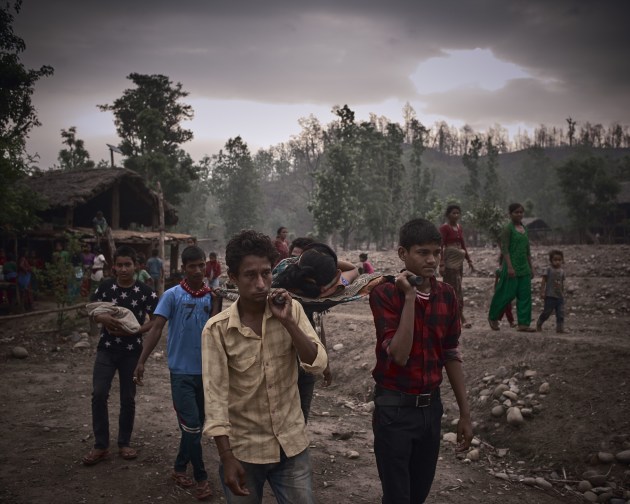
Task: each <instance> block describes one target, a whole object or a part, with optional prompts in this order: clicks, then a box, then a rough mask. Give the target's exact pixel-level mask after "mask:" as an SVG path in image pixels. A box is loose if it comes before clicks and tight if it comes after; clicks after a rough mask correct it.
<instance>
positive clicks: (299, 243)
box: [289, 236, 315, 255]
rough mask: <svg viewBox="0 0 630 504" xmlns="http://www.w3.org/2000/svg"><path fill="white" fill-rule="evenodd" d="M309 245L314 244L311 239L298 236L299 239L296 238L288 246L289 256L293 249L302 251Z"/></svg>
mask: <svg viewBox="0 0 630 504" xmlns="http://www.w3.org/2000/svg"><path fill="white" fill-rule="evenodd" d="M311 243H315V240H313V238H309V237H308V236H300V237H299V238H296V239H295V240H293V241H292V242H291V245H289V255H291V252H293V249H294V248H296V247H297V248H300V249H302V251H304V249H305V248H306V246H307V245H310V244H311Z"/></svg>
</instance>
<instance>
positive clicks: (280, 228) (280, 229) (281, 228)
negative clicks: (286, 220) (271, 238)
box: [276, 226, 288, 236]
mask: <svg viewBox="0 0 630 504" xmlns="http://www.w3.org/2000/svg"><path fill="white" fill-rule="evenodd" d="M283 229H287V228H286V227H284V226H280V227H279V228H278V231H276V236H280V233H282V230H283ZM287 231H288V229H287Z"/></svg>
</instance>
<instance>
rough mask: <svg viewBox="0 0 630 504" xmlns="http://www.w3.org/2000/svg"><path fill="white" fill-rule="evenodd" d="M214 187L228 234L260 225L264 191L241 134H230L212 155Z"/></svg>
mask: <svg viewBox="0 0 630 504" xmlns="http://www.w3.org/2000/svg"><path fill="white" fill-rule="evenodd" d="M210 191H211V192H212V195H213V196H214V197H215V198H216V199H217V202H218V206H219V215H220V216H221V218H222V219H223V222H224V224H225V236H226V237H230V236H232V235H233V234H234V233H237V232H239V231H240V230H241V229H244V228H256V227H258V224H259V221H260V209H261V204H262V195H261V192H260V175H259V174H258V173H257V171H256V169H255V166H254V162H253V161H252V156H251V154H250V152H249V148H248V147H247V144H246V143H245V142H243V140H242V139H241V137H240V136H237V137H236V138H230V139H229V140H228V141H227V142H226V144H225V147H224V149H221V150H220V151H219V153H218V154H217V155H215V156H213V158H212V176H211V185H210Z"/></svg>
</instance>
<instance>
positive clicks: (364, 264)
mask: <svg viewBox="0 0 630 504" xmlns="http://www.w3.org/2000/svg"><path fill="white" fill-rule="evenodd" d="M359 261H361V266H360V267H359V274H360V275H362V274H364V273H365V274H366V275H369V274H372V273H374V267H373V266H372V264H371V263H370V261H368V255H367V254H366V253H365V252H362V253H360V254H359Z"/></svg>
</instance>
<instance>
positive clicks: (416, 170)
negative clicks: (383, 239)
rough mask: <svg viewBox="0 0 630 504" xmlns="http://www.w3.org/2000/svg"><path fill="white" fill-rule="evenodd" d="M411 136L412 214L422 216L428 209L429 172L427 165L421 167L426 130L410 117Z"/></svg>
mask: <svg viewBox="0 0 630 504" xmlns="http://www.w3.org/2000/svg"><path fill="white" fill-rule="evenodd" d="M409 130H410V137H411V156H410V157H409V163H410V164H411V195H410V196H411V201H412V215H410V216H409V217H411V216H424V215H426V213H427V212H428V211H429V209H430V205H431V203H430V200H429V191H430V189H431V173H430V170H429V167H428V166H427V167H425V168H424V170H423V169H422V155H423V154H424V151H425V150H426V141H427V136H428V133H429V132H428V130H427V129H426V128H425V127H424V126H423V125H422V123H421V122H420V121H418V120H417V119H412V120H411V124H410V126H409Z"/></svg>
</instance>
